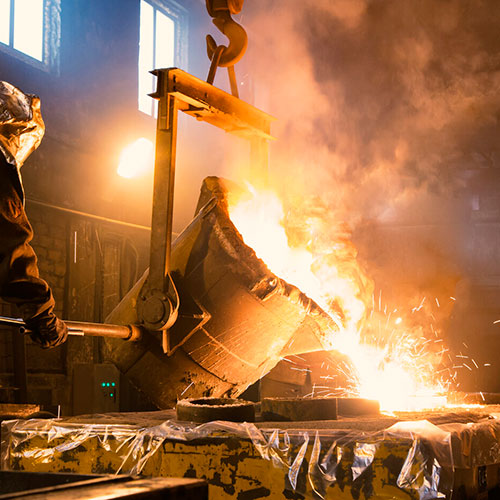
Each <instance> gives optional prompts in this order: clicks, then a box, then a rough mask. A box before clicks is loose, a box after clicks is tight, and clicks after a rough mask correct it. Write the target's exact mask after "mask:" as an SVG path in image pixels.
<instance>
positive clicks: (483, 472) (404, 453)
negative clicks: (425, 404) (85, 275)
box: [2, 407, 500, 500]
mask: <svg viewBox="0 0 500 500" xmlns="http://www.w3.org/2000/svg"><path fill="white" fill-rule="evenodd" d="M499 411H500V407H491V408H485V407H483V408H478V409H475V410H470V411H466V410H460V409H457V410H456V411H455V412H454V411H451V410H443V411H441V412H420V413H415V414H410V413H409V414H407V415H399V416H398V417H393V418H392V419H391V418H388V417H383V416H381V417H379V418H378V419H373V421H374V422H375V420H377V421H378V425H376V426H373V427H372V430H369V429H368V428H361V425H360V422H361V421H360V420H359V419H351V420H337V421H332V422H317V423H315V424H314V425H313V426H311V427H310V428H304V426H303V423H296V422H295V423H293V424H287V425H284V424H281V423H280V424H275V423H272V424H269V423H265V422H262V423H259V424H258V426H257V425H254V424H250V423H245V424H236V423H230V422H220V421H219V422H212V423H208V424H201V425H194V424H183V423H180V422H176V421H172V420H165V419H166V418H167V419H168V418H169V415H171V412H170V413H169V412H153V413H152V414H151V416H150V417H149V420H148V416H147V415H144V414H128V415H120V414H115V415H101V416H99V415H94V416H87V417H80V418H71V419H62V420H53V421H50V420H49V421H41V420H30V421H11V422H8V423H4V425H3V426H2V466H3V467H4V468H6V469H11V470H38V471H46V472H49V471H52V472H57V471H60V470H62V469H64V470H71V471H75V472H76V471H77V472H79V473H114V472H118V471H119V472H120V473H134V474H135V473H141V474H144V475H146V476H149V475H154V476H162V475H172V474H174V475H177V476H183V475H184V476H185V475H190V476H196V477H199V478H204V479H206V480H207V481H208V482H209V484H210V492H211V498H236V497H238V495H241V498H245V494H246V493H248V494H250V493H249V492H251V494H252V496H251V498H255V499H257V498H266V499H268V500H269V499H279V498H291V499H299V498H300V499H304V498H325V499H326V498H332V499H335V500H339V499H349V500H351V499H360V498H387V499H389V498H391V499H401V500H409V499H411V500H421V499H423V498H429V499H430V498H446V499H448V500H450V499H453V500H455V499H460V500H469V499H470V500H472V499H477V498H481V496H480V495H487V493H488V491H494V488H495V486H496V485H497V482H498V472H499V470H500V468H499V464H500V452H499V449H500V448H499V446H498V443H499V442H500V427H499V424H498V419H497V418H495V417H496V416H497V415H498V412H499ZM419 418H420V419H419ZM424 419H425V420H424ZM430 420H432V421H433V422H434V423H431V422H430ZM349 423H350V424H351V425H350V426H348V424H349ZM490 498H496V497H494V496H493V497H490Z"/></svg>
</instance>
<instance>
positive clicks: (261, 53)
mask: <svg viewBox="0 0 500 500" xmlns="http://www.w3.org/2000/svg"><path fill="white" fill-rule="evenodd" d="M245 9H247V6H246V5H245ZM246 12H247V13H246V16H247V17H246V18H245V19H244V24H245V25H246V26H248V27H249V39H250V44H251V46H250V47H251V48H250V50H249V55H248V58H249V64H250V65H251V72H252V74H253V75H255V79H256V82H257V85H260V86H264V87H265V88H266V89H267V90H268V95H269V99H268V102H267V103H264V105H265V106H266V105H267V107H268V109H269V110H270V112H271V113H272V114H274V115H275V116H277V118H278V119H279V121H278V122H277V124H276V126H275V127H274V133H275V135H276V136H277V137H278V142H277V143H276V144H275V145H274V146H273V150H274V152H273V154H274V156H273V162H272V165H273V167H272V168H273V169H274V171H275V172H276V173H277V178H279V179H280V182H281V183H282V182H283V174H285V173H287V177H288V181H287V182H286V183H285V184H286V189H287V190H295V189H296V186H300V189H301V190H303V189H304V187H305V188H306V189H307V190H310V191H311V192H314V193H316V194H318V193H319V194H321V196H322V197H324V198H325V199H327V200H329V202H330V203H331V204H332V205H334V206H335V207H336V209H337V210H339V213H340V214H341V215H342V217H343V218H346V219H349V220H358V221H359V220H362V219H366V218H369V219H374V218H379V219H382V220H383V219H384V218H387V217H392V216H394V214H395V213H397V212H398V211H401V210H403V209H405V208H408V207H410V206H413V204H415V203H419V202H421V201H422V198H421V197H422V196H429V194H431V195H437V196H440V197H442V196H451V195H455V194H457V193H459V192H460V189H462V188H463V187H464V186H465V184H466V180H467V173H468V172H469V171H471V170H474V169H478V168H483V167H485V166H491V165H494V164H497V163H498V162H499V160H500V142H499V141H498V137H499V131H500V130H499V117H500V96H499V93H498V90H499V89H500V37H498V26H499V22H500V8H499V7H498V3H497V2H496V1H495V0H468V1H464V0H447V1H439V2H436V1H435V0H422V1H419V2H414V1H410V0H383V1H380V0H315V1H312V0H309V1H303V0H302V1H301V0H287V1H277V0H275V1H270V0H254V1H253V2H252V4H251V5H250V3H249V5H248V11H246ZM431 212H433V210H431ZM413 215H414V214H413ZM434 216H435V214H433V215H432V217H434Z"/></svg>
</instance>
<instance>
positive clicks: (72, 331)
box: [0, 316, 142, 341]
mask: <svg viewBox="0 0 500 500" xmlns="http://www.w3.org/2000/svg"><path fill="white" fill-rule="evenodd" d="M65 323H66V326H67V327H68V334H69V335H74V336H82V337H83V336H85V337H108V338H113V339H123V340H130V341H136V340H139V339H140V338H141V337H142V329H141V327H139V326H136V325H109V324H105V323H86V322H83V321H65ZM0 325H6V326H15V327H17V328H19V329H20V330H21V332H23V333H26V332H28V331H29V330H28V329H27V328H26V323H25V322H24V321H23V320H22V319H20V318H9V317H5V316H0Z"/></svg>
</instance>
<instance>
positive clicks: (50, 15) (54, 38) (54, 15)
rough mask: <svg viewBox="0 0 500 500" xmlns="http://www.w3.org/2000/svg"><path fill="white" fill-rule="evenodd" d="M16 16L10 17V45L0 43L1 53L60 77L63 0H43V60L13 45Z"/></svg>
mask: <svg viewBox="0 0 500 500" xmlns="http://www.w3.org/2000/svg"><path fill="white" fill-rule="evenodd" d="M14 15H15V14H14ZM13 24H14V16H12V14H11V16H10V22H9V35H10V36H9V44H8V45H7V44H5V43H3V42H0V51H2V52H4V53H5V54H8V55H9V56H12V57H15V58H16V59H19V60H20V61H23V62H25V63H26V64H29V65H30V66H33V67H35V68H38V69H41V70H43V71H46V72H51V73H55V74H56V75H59V60H60V49H61V0H43V27H42V29H43V35H42V60H41V61H39V60H38V59H35V58H34V57H32V56H30V55H28V54H26V53H24V52H21V51H20V50H18V49H16V48H15V47H14V45H13V36H12V28H13Z"/></svg>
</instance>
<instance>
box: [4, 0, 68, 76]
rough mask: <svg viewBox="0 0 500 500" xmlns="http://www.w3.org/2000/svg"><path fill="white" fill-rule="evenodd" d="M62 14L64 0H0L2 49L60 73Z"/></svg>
mask: <svg viewBox="0 0 500 500" xmlns="http://www.w3.org/2000/svg"><path fill="white" fill-rule="evenodd" d="M60 11H61V6H60V0H0V48H1V49H3V50H6V51H8V52H9V53H10V54H12V55H14V56H16V57H18V58H20V59H23V60H24V61H26V62H29V63H31V64H33V65H35V66H38V67H42V68H43V69H51V70H54V69H55V70H58V59H59V42H60V19H61V15H60Z"/></svg>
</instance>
